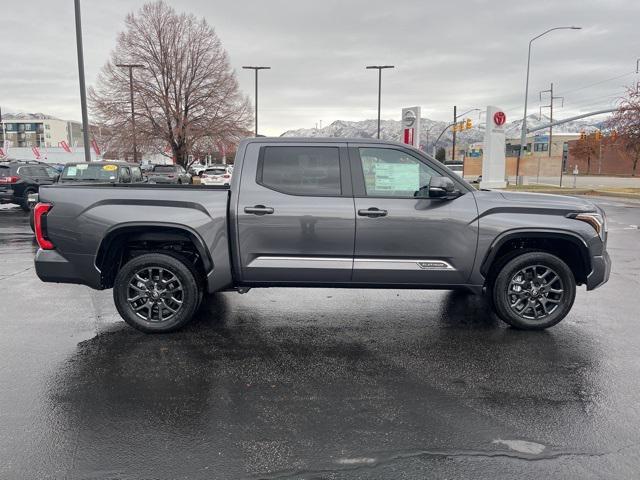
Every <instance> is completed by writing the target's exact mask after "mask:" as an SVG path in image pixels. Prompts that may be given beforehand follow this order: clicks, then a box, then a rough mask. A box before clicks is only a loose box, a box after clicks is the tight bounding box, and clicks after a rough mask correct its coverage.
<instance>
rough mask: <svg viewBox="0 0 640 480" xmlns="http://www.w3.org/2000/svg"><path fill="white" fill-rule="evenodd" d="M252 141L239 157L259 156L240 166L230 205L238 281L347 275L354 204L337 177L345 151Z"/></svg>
mask: <svg viewBox="0 0 640 480" xmlns="http://www.w3.org/2000/svg"><path fill="white" fill-rule="evenodd" d="M254 147H255V148H256V149H257V148H259V151H256V150H253V151H251V150H250V151H248V152H247V155H252V154H253V155H259V162H258V165H256V164H249V163H247V164H245V166H244V167H243V171H242V176H241V179H240V195H239V200H238V207H237V226H238V238H239V251H240V262H241V269H242V279H243V281H247V282H309V283H317V282H336V283H337V282H348V281H350V279H351V271H352V264H353V248H354V237H355V210H354V201H353V197H352V196H351V190H350V185H345V182H344V179H345V178H347V179H348V178H349V176H346V177H344V175H343V173H344V172H343V170H344V169H345V168H346V169H349V165H348V161H347V155H346V149H345V148H334V147H333V146H332V147H327V146H326V144H325V145H322V144H320V145H318V146H314V145H313V144H304V145H302V146H300V145H298V146H296V145H295V144H292V145H289V148H294V149H298V150H295V151H294V150H289V151H287V150H282V149H283V148H287V144H281V143H278V144H277V146H275V145H273V144H271V145H270V144H264V145H257V144H254V145H251V147H250V148H254ZM342 147H346V146H345V145H343V146H342ZM269 148H271V149H274V150H270V151H267V149H269ZM300 148H302V150H300ZM314 148H333V150H335V151H333V150H332V151H331V152H329V153H327V151H324V150H322V151H321V150H313V149H314ZM277 149H280V150H277ZM304 149H306V150H304ZM310 149H311V150H310ZM327 164H330V167H327ZM338 167H339V168H338ZM296 169H297V170H296ZM347 173H348V172H347ZM274 188H278V189H279V190H284V191H276V190H274ZM336 189H337V190H336ZM287 192H295V193H287ZM305 192H309V193H313V192H316V193H320V194H317V195H305V194H304V193H305ZM323 192H324V193H323Z"/></svg>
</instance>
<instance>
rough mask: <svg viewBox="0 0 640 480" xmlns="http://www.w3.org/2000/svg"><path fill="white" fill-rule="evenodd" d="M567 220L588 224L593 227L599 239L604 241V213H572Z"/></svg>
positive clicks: (605, 225) (605, 226)
mask: <svg viewBox="0 0 640 480" xmlns="http://www.w3.org/2000/svg"><path fill="white" fill-rule="evenodd" d="M569 218H573V219H575V220H580V221H581V222H586V223H588V224H589V225H591V226H592V227H593V229H594V230H595V231H596V233H597V234H598V235H599V236H600V238H601V239H602V240H604V237H605V234H606V231H607V220H606V218H605V216H604V212H603V213H602V214H600V213H595V212H589V213H573V214H571V215H570V216H569Z"/></svg>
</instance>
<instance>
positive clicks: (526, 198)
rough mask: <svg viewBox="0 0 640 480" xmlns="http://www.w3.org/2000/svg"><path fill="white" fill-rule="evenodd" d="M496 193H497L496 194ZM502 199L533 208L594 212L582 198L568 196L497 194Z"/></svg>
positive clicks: (592, 206)
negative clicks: (563, 208)
mask: <svg viewBox="0 0 640 480" xmlns="http://www.w3.org/2000/svg"><path fill="white" fill-rule="evenodd" d="M496 193H497V192H496ZM499 193H500V195H501V196H502V198H504V199H505V200H507V201H508V202H518V203H526V204H528V205H529V206H532V207H535V206H540V207H543V208H544V207H570V208H575V209H577V210H585V211H595V210H596V206H595V204H594V203H592V202H590V201H589V200H586V199H584V198H578V197H572V196H569V195H551V194H547V193H529V192H504V191H502V192H499Z"/></svg>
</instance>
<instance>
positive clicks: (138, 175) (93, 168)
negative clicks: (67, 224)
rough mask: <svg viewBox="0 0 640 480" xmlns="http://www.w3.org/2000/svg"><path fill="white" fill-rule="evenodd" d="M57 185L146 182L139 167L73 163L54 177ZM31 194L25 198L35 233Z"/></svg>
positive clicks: (117, 164)
mask: <svg viewBox="0 0 640 480" xmlns="http://www.w3.org/2000/svg"><path fill="white" fill-rule="evenodd" d="M55 180H56V181H57V183H141V182H146V179H145V178H144V176H143V175H142V170H141V168H140V165H138V164H137V163H124V162H90V163H87V162H75V163H67V164H66V165H64V167H63V168H62V173H60V174H57V175H56V177H55ZM35 193H36V192H32V193H31V194H30V195H28V196H27V205H28V207H29V210H30V212H29V225H30V226H31V230H32V231H35V223H34V218H33V207H34V206H35V205H36V203H37V202H38V196H37V195H36V194H35Z"/></svg>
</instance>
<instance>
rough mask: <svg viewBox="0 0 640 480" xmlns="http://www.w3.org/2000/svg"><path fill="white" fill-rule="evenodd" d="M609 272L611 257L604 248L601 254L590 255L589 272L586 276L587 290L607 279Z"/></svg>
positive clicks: (603, 282) (605, 281)
mask: <svg viewBox="0 0 640 480" xmlns="http://www.w3.org/2000/svg"><path fill="white" fill-rule="evenodd" d="M610 274H611V257H609V252H607V251H606V250H604V251H603V252H602V255H595V256H592V257H591V273H590V274H589V275H588V276H587V290H593V289H594V288H598V287H600V286H602V285H604V284H605V283H607V281H608V280H609V275H610Z"/></svg>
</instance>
